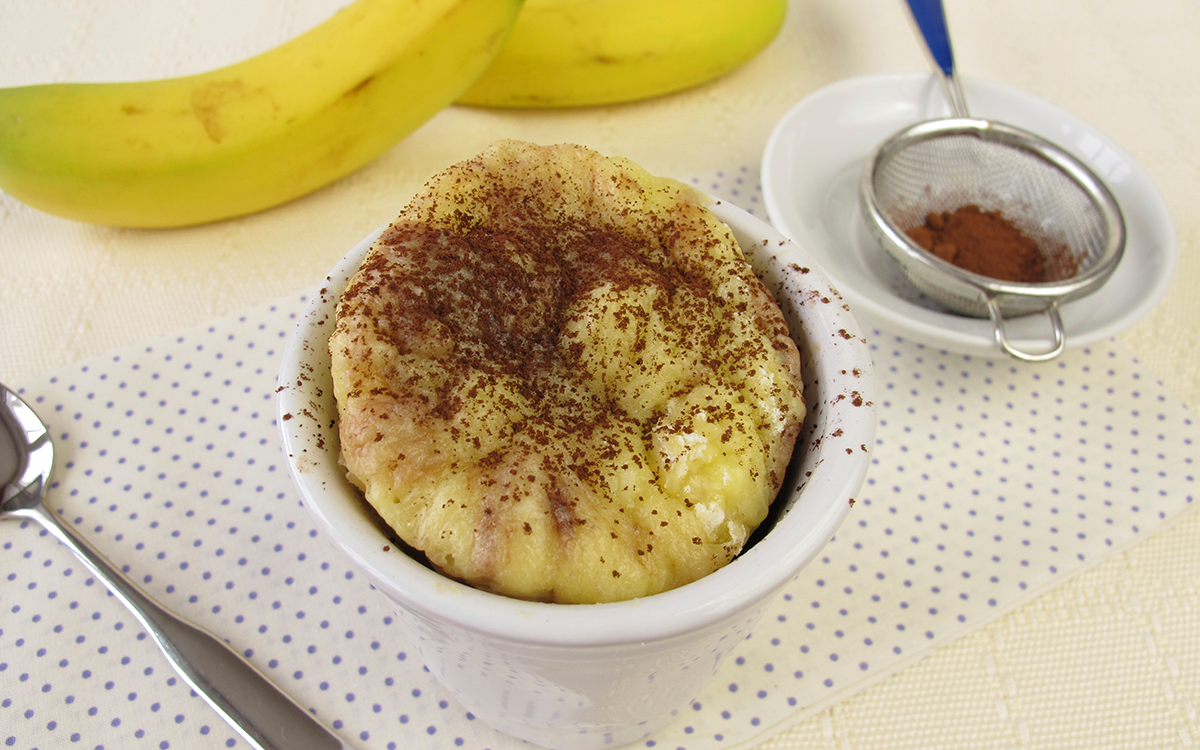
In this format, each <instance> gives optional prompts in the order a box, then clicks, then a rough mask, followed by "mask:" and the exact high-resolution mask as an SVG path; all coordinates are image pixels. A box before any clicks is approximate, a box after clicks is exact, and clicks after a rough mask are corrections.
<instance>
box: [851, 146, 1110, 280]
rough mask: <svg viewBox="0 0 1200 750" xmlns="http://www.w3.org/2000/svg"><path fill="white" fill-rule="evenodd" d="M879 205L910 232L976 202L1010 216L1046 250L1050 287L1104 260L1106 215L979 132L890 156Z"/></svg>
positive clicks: (1070, 186) (881, 176)
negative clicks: (936, 215) (936, 216)
mask: <svg viewBox="0 0 1200 750" xmlns="http://www.w3.org/2000/svg"><path fill="white" fill-rule="evenodd" d="M873 182H874V189H875V200H876V203H877V205H878V207H879V209H880V211H881V212H882V213H883V215H884V216H886V217H887V218H888V220H890V221H891V223H892V224H893V225H894V226H895V227H896V228H897V229H899V230H901V231H902V232H904V231H907V230H908V229H911V228H913V227H916V226H919V225H921V224H922V223H923V222H924V221H925V216H926V215H927V214H928V213H930V212H937V213H942V212H946V211H954V210H956V209H958V208H961V207H962V206H964V205H968V204H975V205H978V206H979V207H980V208H981V209H983V210H985V211H1000V212H1001V214H1003V216H1004V217H1005V218H1006V219H1008V220H1009V221H1011V222H1012V223H1013V224H1014V225H1015V226H1017V227H1018V228H1019V229H1020V230H1021V231H1022V232H1024V233H1025V234H1026V235H1028V236H1029V237H1031V238H1032V239H1033V240H1034V241H1036V242H1037V243H1038V245H1039V246H1040V247H1041V248H1042V249H1043V252H1044V253H1045V254H1046V256H1047V257H1046V260H1047V279H1046V281H1047V282H1054V281H1061V280H1063V279H1066V278H1070V277H1071V276H1073V275H1075V274H1077V273H1080V274H1081V273H1084V272H1086V271H1087V270H1088V269H1089V268H1090V267H1091V266H1092V265H1094V264H1095V263H1096V261H1098V260H1099V259H1100V258H1101V257H1102V255H1103V254H1104V251H1105V247H1106V243H1107V233H1106V229H1105V223H1104V216H1103V214H1102V213H1101V211H1100V210H1099V208H1098V207H1097V206H1096V204H1095V201H1094V200H1093V198H1092V197H1091V195H1089V194H1088V192H1087V191H1085V190H1084V189H1083V188H1082V187H1080V186H1079V184H1078V183H1077V182H1076V181H1075V180H1073V179H1072V178H1071V177H1069V176H1068V175H1066V174H1064V173H1063V172H1062V170H1061V169H1059V168H1058V167H1057V166H1055V165H1054V164H1051V163H1049V162H1047V161H1046V160H1045V159H1043V158H1042V157H1040V156H1038V155H1036V154H1034V153H1031V152H1029V151H1028V150H1026V149H1023V148H1020V147H1018V146H1014V145H1010V144H1007V143H1004V142H1000V141H993V140H983V139H981V138H979V137H977V136H975V135H971V134H946V135H938V136H934V137H930V138H927V139H922V140H913V141H909V142H907V143H906V144H903V145H901V146H900V147H898V148H897V149H895V150H894V151H892V152H890V153H888V154H886V155H884V158H882V159H881V160H880V161H879V162H878V163H877V164H876V168H875V172H874V176H873Z"/></svg>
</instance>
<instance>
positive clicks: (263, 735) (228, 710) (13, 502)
mask: <svg viewBox="0 0 1200 750" xmlns="http://www.w3.org/2000/svg"><path fill="white" fill-rule="evenodd" d="M0 398H2V399H3V403H2V404H0V426H2V428H0V483H3V484H2V487H3V489H2V491H0V518H25V519H30V520H33V521H36V522H37V523H39V524H41V525H42V526H43V527H45V529H46V530H47V531H49V532H50V533H51V534H53V535H54V537H55V538H57V539H58V540H59V541H60V542H62V543H63V544H64V545H66V547H67V549H69V550H71V551H72V552H74V553H75V555H76V557H78V558H79V560H80V561H81V562H82V563H83V564H84V565H85V566H86V567H87V569H88V570H89V571H91V573H92V575H94V576H96V578H98V579H100V580H101V581H103V582H104V583H105V585H107V586H108V588H109V590H110V591H111V592H112V593H113V595H114V596H115V597H117V599H119V600H121V602H122V603H123V604H124V605H125V606H126V607H128V608H129V611H130V612H132V613H133V615H134V616H135V617H137V619H138V621H139V622H140V623H141V624H142V626H143V627H144V628H145V629H146V632H148V633H149V634H150V636H151V637H152V638H153V639H154V642H155V643H156V644H157V645H158V647H159V649H161V650H162V652H163V654H164V655H165V656H166V657H167V660H168V661H170V662H171V666H172V667H174V668H175V671H176V672H178V673H179V676H180V677H182V678H183V680H184V681H185V682H186V683H187V684H188V685H190V686H191V687H192V689H193V690H195V691H196V693H197V694H199V695H200V697H202V698H203V699H204V700H205V701H207V702H208V704H209V705H210V706H212V707H213V708H214V709H216V711H217V713H219V714H221V716H222V717H223V718H224V719H225V720H226V721H227V722H229V724H230V726H232V727H233V728H234V729H235V730H237V732H238V734H240V735H241V736H242V737H243V738H244V739H245V740H246V741H247V742H248V743H250V746H251V747H254V748H256V749H257V750H349V746H348V745H345V744H343V743H342V741H341V740H340V739H338V738H337V736H335V735H334V734H333V733H332V732H330V731H329V730H328V729H326V728H325V727H324V726H323V725H322V724H321V723H320V722H318V721H317V719H316V718H314V717H313V716H312V715H311V714H310V713H309V712H308V711H305V710H304V709H303V708H301V707H300V706H299V705H297V704H296V703H295V702H294V701H293V700H292V699H291V698H290V697H288V696H287V695H285V694H284V693H283V692H282V691H280V690H279V688H277V687H276V686H275V685H274V684H273V683H272V682H271V681H270V680H268V679H267V678H266V677H265V676H264V675H263V674H262V673H261V672H259V671H258V670H257V669H256V668H255V667H254V666H253V665H252V664H250V663H249V662H247V661H246V660H244V659H243V658H242V657H241V656H240V655H239V654H238V653H237V652H236V651H233V650H232V649H230V648H229V647H228V646H227V645H225V643H224V642H222V641H221V640H220V639H218V638H217V637H216V636H214V635H212V634H211V633H209V632H208V631H206V630H203V629H201V628H199V627H197V626H196V625H193V624H192V623H190V622H187V621H186V620H184V619H183V618H181V617H179V616H178V615H176V614H174V613H173V612H170V611H169V610H167V609H165V608H164V607H163V606H162V605H160V604H158V603H157V602H155V601H154V600H153V599H151V598H150V597H148V596H147V595H146V594H145V593H144V592H143V591H142V590H141V589H140V588H138V586H137V585H136V584H134V583H133V582H132V581H130V580H129V579H128V578H126V577H125V576H124V575H123V574H122V573H121V572H120V571H119V570H117V569H116V568H115V567H113V565H112V564H111V563H110V562H109V561H108V560H106V559H105V558H104V556H103V555H102V554H101V553H100V552H99V551H98V550H97V549H96V548H95V547H93V546H92V545H91V544H90V543H89V542H88V541H87V540H86V539H84V538H83V537H82V536H80V534H79V532H77V531H76V530H75V529H74V528H73V527H72V526H71V525H70V524H68V523H67V522H66V521H65V520H63V519H62V518H61V517H60V516H59V515H58V514H57V513H54V512H53V511H51V510H50V508H49V507H48V506H47V505H46V504H45V502H44V500H45V497H46V490H47V489H48V487H49V482H50V471H51V469H52V468H53V466H54V446H53V445H52V443H51V441H50V434H49V432H48V431H47V430H46V426H45V425H44V424H43V423H42V421H41V420H40V419H38V416H37V414H35V413H34V411H33V409H31V408H29V405H28V404H26V403H25V402H24V401H23V400H21V398H20V397H19V396H17V394H15V393H13V392H12V391H11V390H9V389H8V388H7V387H5V386H4V385H2V384H0Z"/></svg>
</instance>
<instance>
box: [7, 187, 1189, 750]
mask: <svg viewBox="0 0 1200 750" xmlns="http://www.w3.org/2000/svg"><path fill="white" fill-rule="evenodd" d="M696 182H697V184H699V185H701V187H704V188H706V189H709V190H710V191H711V192H714V193H716V194H718V195H721V196H722V197H726V198H727V199H729V200H731V201H733V202H735V203H738V204H739V205H742V206H743V207H745V208H747V209H749V210H751V211H754V210H755V209H756V208H760V204H759V202H758V195H757V188H756V187H755V179H754V177H753V176H752V173H751V172H750V171H749V170H742V171H740V172H733V173H729V174H728V175H727V174H718V175H716V176H715V177H713V178H711V179H709V180H697V181H696ZM760 214H761V210H760ZM303 302H304V299H303V298H302V297H301V296H296V297H294V298H289V299H285V300H282V301H279V302H277V303H275V304H271V305H266V306H263V307H259V308H255V309H252V310H249V311H246V312H245V313H244V314H241V315H238V316H234V317H230V318H224V319H221V320H217V321H214V322H212V323H211V324H210V325H207V326H204V327H200V328H197V329H192V330H186V331H183V332H180V333H179V334H177V335H175V336H170V337H166V338H163V339H159V340H155V341H152V342H149V343H147V344H145V345H142V346H137V347H132V348H129V349H124V350H121V351H117V352H113V353H110V354H108V355H105V356H102V357H99V358H95V359H91V360H88V361H85V362H81V363H78V364H76V365H73V366H70V367H67V368H64V369H62V370H59V371H57V372H54V373H51V374H49V375H46V376H44V377H40V378H35V379H31V380H28V381H25V382H23V383H16V384H10V385H13V386H16V387H17V389H18V390H19V392H20V393H21V394H22V395H23V397H24V398H25V399H26V400H27V401H29V402H30V403H31V405H32V406H33V407H34V408H35V410H36V411H37V412H38V413H39V414H40V415H41V417H42V418H43V420H44V421H46V422H47V423H48V424H49V426H50V429H51V434H52V436H53V439H54V442H55V447H56V465H55V471H56V479H55V482H54V484H53V487H52V489H51V493H50V502H51V505H52V506H53V507H54V508H55V509H58V510H59V511H60V512H62V513H63V515H64V516H65V517H66V518H67V520H69V521H70V522H71V523H73V524H74V525H75V526H76V527H77V528H78V529H80V530H81V531H82V532H83V533H84V534H85V535H86V536H87V537H88V538H89V540H91V541H92V542H93V543H94V544H95V545H96V546H97V547H98V548H99V549H100V550H101V551H102V552H103V553H105V554H106V555H107V556H108V557H109V558H110V559H112V560H113V561H114V562H115V563H116V564H117V566H118V567H120V568H121V569H122V570H124V571H125V572H126V573H127V574H128V575H129V576H130V577H131V578H132V579H133V580H134V581H135V582H137V583H138V584H139V585H141V586H142V587H143V588H144V589H145V590H146V591H147V592H148V593H149V594H150V595H152V596H154V597H155V598H157V599H158V600H160V601H161V602H163V603H164V604H166V605H167V606H168V607H170V608H172V609H173V610H175V611H176V612H178V613H180V614H181V615H183V616H185V617H187V618H189V619H191V620H193V621H194V622H196V623H198V624H200V625H201V626H203V627H206V628H208V629H209V630H211V631H213V632H215V633H217V634H219V635H220V636H222V637H224V638H226V639H227V640H228V641H229V643H231V644H232V645H233V646H234V647H235V648H236V649H237V650H239V651H240V652H242V653H244V654H245V655H246V656H247V657H248V658H249V659H250V660H251V661H253V662H254V663H255V664H256V665H257V666H258V667H260V668H261V669H262V670H263V671H264V672H265V673H266V674H267V675H268V676H270V677H271V678H272V679H273V680H275V681H276V682H277V683H278V684H279V685H280V686H281V687H283V688H284V689H285V690H287V691H288V692H289V693H291V694H292V695H294V696H295V697H296V698H297V699H298V700H299V702H300V703H301V704H303V705H305V706H308V707H311V708H312V709H313V710H314V711H315V712H316V713H317V714H318V715H319V716H320V717H322V718H323V719H324V720H326V722H327V723H329V724H330V725H331V726H333V727H334V728H335V729H336V730H337V731H338V732H339V733H340V735H341V736H342V737H343V738H344V739H345V740H346V742H347V743H349V744H351V745H354V746H357V747H362V748H364V749H365V748H389V749H390V748H447V747H463V748H478V749H482V748H492V749H493V750H503V749H505V748H516V747H518V746H522V745H521V743H518V742H517V741H515V740H512V739H510V738H507V737H505V736H503V735H500V734H497V733H495V732H493V731H492V730H490V729H489V728H488V727H486V726H483V725H482V724H481V723H480V722H478V721H477V720H475V719H474V718H473V717H472V716H471V715H470V714H468V713H467V712H466V711H464V710H463V709H462V708H461V707H460V706H458V705H457V704H456V703H455V701H454V700H453V698H452V697H451V696H449V695H448V694H447V693H446V692H445V691H444V690H442V689H441V687H440V686H439V685H438V683H437V682H436V681H435V680H434V679H433V677H432V676H431V675H430V674H429V673H428V672H427V671H426V670H425V669H424V667H423V666H422V665H421V663H420V661H419V659H418V658H417V657H416V655H415V651H414V650H413V648H412V645H411V642H410V641H409V639H408V637H407V635H406V634H405V633H404V631H403V629H402V628H401V627H400V625H399V624H398V623H397V622H396V621H395V619H394V618H393V615H392V613H391V611H390V610H389V605H388V604H387V602H386V601H385V600H384V599H383V597H382V596H381V595H380V594H378V593H377V592H375V591H373V590H372V588H371V586H370V585H369V584H368V583H367V582H366V581H365V580H364V579H363V578H361V577H358V576H356V575H355V574H354V572H353V571H352V570H351V568H350V566H349V565H348V564H347V562H346V561H345V560H344V559H343V558H342V557H341V556H340V553H338V552H337V551H336V550H335V549H334V548H333V546H332V545H331V544H330V543H329V541H328V540H326V539H325V538H323V536H322V535H321V534H320V533H319V532H318V531H317V530H316V529H315V525H314V524H313V523H312V522H311V521H310V519H309V517H308V515H307V512H306V511H305V509H304V508H303V507H301V504H300V502H299V499H298V495H297V493H296V492H295V491H294V490H293V489H292V487H291V485H290V481H289V479H288V476H287V471H286V468H285V466H284V464H283V455H282V453H281V450H280V447H279V438H278V433H277V428H276V425H275V419H274V403H273V400H274V390H275V386H276V382H275V378H276V371H277V367H278V360H279V357H280V355H281V353H282V350H283V346H284V344H285V341H286V338H287V336H288V335H289V334H290V331H291V328H292V326H293V325H294V322H295V320H296V316H297V314H298V313H299V311H300V310H301V308H302V306H303ZM869 339H870V340H871V341H872V342H873V343H872V351H873V356H874V359H875V363H876V367H877V373H876V378H877V399H876V407H877V409H878V414H879V431H878V444H877V446H876V448H875V452H874V459H873V465H872V468H871V474H870V475H869V478H868V483H867V486H866V487H865V488H864V491H863V492H862V494H861V495H860V501H859V502H858V503H857V504H856V505H855V507H854V508H853V510H852V511H851V513H850V516H849V518H848V520H847V521H846V523H845V524H844V526H843V527H842V529H841V530H840V531H839V533H838V535H837V537H836V538H835V539H834V540H833V541H832V542H831V543H830V544H829V545H828V546H827V547H826V549H825V550H824V552H823V554H822V555H821V556H820V557H819V558H818V559H817V560H816V561H815V562H814V563H813V564H812V565H810V566H809V567H808V568H807V569H805V570H804V571H802V572H801V574H800V575H799V576H798V577H797V578H796V579H795V580H794V581H793V582H792V583H791V584H790V585H789V586H788V587H787V589H786V590H785V591H784V593H783V594H782V595H781V596H780V597H779V598H778V599H777V600H776V601H775V602H774V604H773V605H772V606H771V607H770V608H769V610H768V612H767V614H766V615H765V617H764V619H763V620H762V622H761V623H760V624H759V626H758V627H756V628H755V629H754V631H753V633H752V634H751V636H750V637H749V638H747V639H746V640H745V641H744V642H743V643H742V644H741V645H740V647H739V648H738V649H736V650H735V652H734V654H733V656H732V657H731V658H730V660H729V661H727V662H726V663H725V664H724V666H723V667H722V668H721V669H720V671H719V673H718V674H717V675H716V677H715V678H714V679H713V680H712V681H711V682H710V683H709V684H708V686H707V687H706V688H705V690H704V691H703V692H702V694H701V695H699V696H697V698H696V700H695V701H694V702H693V703H692V705H691V706H690V707H688V708H686V709H685V710H684V711H683V712H682V713H681V715H680V716H679V717H678V719H677V720H676V721H675V722H674V723H673V724H672V725H670V726H668V727H667V728H666V729H664V730H662V731H661V732H659V733H658V734H656V735H655V736H653V737H652V738H650V739H648V740H647V741H645V742H644V743H642V744H643V745H644V746H645V747H657V748H671V749H672V750H674V749H675V748H686V749H687V750H702V749H706V748H733V747H746V746H748V745H752V744H753V743H755V742H757V741H761V740H763V739H765V738H766V737H768V736H770V735H771V734H773V733H774V732H777V731H779V730H781V729H782V728H784V727H785V726H787V725H789V724H791V723H793V722H795V721H797V720H799V719H800V718H802V717H803V716H805V715H808V714H809V713H811V712H813V711H815V710H818V709H819V708H821V707H823V706H826V705H829V704H830V703H832V702H835V701H837V700H839V699H841V698H844V697H846V696H847V695H850V694H852V693H854V692H856V691H859V690H861V689H863V688H864V687H866V686H867V685H869V684H871V683H873V682H876V681H878V680H880V679H883V678H884V677H886V676H887V675H889V674H892V673H894V672H895V671H896V670H899V669H901V668H903V667H904V666H905V665H907V664H910V663H911V662H912V661H914V660H916V659H919V658H921V657H922V656H924V655H927V654H929V653H930V652H931V651H932V650H933V649H936V648H938V647H939V646H940V645H943V644H946V643H948V642H950V641H952V640H954V639H955V638H958V637H959V636H961V635H963V634H964V633H966V632H968V631H970V630H971V629H973V628H976V627H978V626H979V625H981V624H982V623H984V622H987V621H988V620H990V619H991V618H994V617H996V616H997V615H998V614H999V613H1001V612H1003V611H1007V610H1010V609H1012V608H1014V607H1015V606H1017V605H1018V604H1020V603H1022V602H1024V601H1027V600H1029V599H1030V598H1032V597H1033V596H1034V595H1036V594H1037V593H1039V592H1041V591H1044V590H1046V589H1047V588H1050V587H1053V586H1055V585H1056V584H1058V583H1061V582H1062V581H1063V580H1065V579H1066V578H1067V577H1068V576H1071V575H1073V574H1075V573H1078V572H1079V571H1081V570H1083V569H1085V568H1086V567H1088V566H1090V565H1093V564H1095V563H1097V562H1099V561H1100V560H1102V559H1104V558H1105V557H1106V556H1108V555H1111V554H1112V553H1113V552H1114V551H1116V550H1119V549H1121V548H1123V547H1126V546H1128V545H1130V544H1132V543H1134V542H1136V541H1138V540H1140V539H1142V538H1144V537H1145V536H1147V535H1148V534H1151V533H1153V532H1154V531H1156V530H1158V529H1161V528H1163V527H1164V526H1165V525H1166V524H1168V523H1170V522H1171V521H1172V520H1173V519H1175V518H1177V517H1178V516H1179V515H1180V514H1181V513H1183V512H1185V511H1187V510H1188V509H1189V508H1190V507H1191V506H1192V505H1193V502H1192V501H1193V497H1194V494H1195V474H1196V466H1195V456H1196V453H1197V451H1196V447H1195V441H1196V439H1197V429H1196V425H1195V420H1194V418H1193V417H1192V416H1191V415H1190V414H1189V413H1188V412H1187V410H1186V409H1185V408H1184V407H1183V406H1182V404H1181V403H1180V402H1179V401H1178V400H1177V399H1175V398H1174V397H1172V396H1171V395H1170V394H1169V393H1167V392H1165V390H1164V389H1163V387H1162V386H1161V385H1160V384H1159V383H1157V382H1155V381H1154V380H1153V379H1151V378H1148V377H1146V376H1144V375H1143V374H1142V372H1141V369H1140V367H1139V365H1138V363H1137V362H1136V361H1134V359H1133V358H1132V356H1131V355H1130V353H1129V352H1128V351H1127V350H1126V349H1124V348H1123V347H1122V346H1121V345H1120V344H1117V343H1115V342H1110V343H1106V344H1103V345H1099V346H1093V347H1090V348H1088V349H1084V350H1079V351H1071V352H1069V353H1067V354H1066V355H1065V356H1064V357H1062V358H1061V359H1059V360H1057V361H1055V362H1053V363H1049V364H1046V365H1023V364H1018V363H1016V362H1012V361H1008V360H999V359H998V360H990V359H982V358H973V357H964V356H961V355H956V354H948V353H944V352H939V351H936V350H932V349H928V348H925V347H923V346H921V345H917V344H914V343H912V342H908V341H904V340H901V339H898V338H896V337H894V336H891V335H889V334H888V333H886V332H883V331H874V332H869ZM0 745H2V746H4V747H19V748H43V749H45V748H58V747H75V746H79V747H86V748H100V747H102V748H108V749H109V750H116V749H120V750H126V749H127V748H157V749H159V750H163V749H165V748H189V749H190V748H210V747H211V748H221V747H245V743H244V742H242V741H241V740H240V739H238V738H237V736H236V735H235V733H234V732H233V730H231V729H230V728H229V727H228V726H226V725H225V724H224V723H223V722H222V721H221V719H220V718H219V717H218V716H217V715H216V714H214V713H213V712H212V711H211V710H210V709H209V708H208V706H207V705H206V704H205V703H204V702H203V701H201V700H200V699H199V698H198V697H196V696H195V695H193V694H191V692H190V690H189V688H188V687H187V686H186V685H184V684H183V683H182V682H181V681H180V680H179V679H178V678H177V677H176V676H175V675H174V673H173V672H172V671H171V669H170V667H169V666H168V665H167V663H166V661H165V660H164V659H163V658H162V656H161V655H160V654H159V653H158V651H157V650H156V648H155V646H154V645H153V643H152V642H151V640H150V639H149V637H148V636H147V635H146V634H145V632H143V630H142V629H141V628H140V626H139V625H138V624H137V621H136V620H135V619H134V618H133V617H132V616H131V615H130V614H129V613H128V612H126V611H125V610H124V609H123V608H122V606H121V605H120V604H119V602H118V601H117V600H116V599H115V598H113V597H112V596H110V595H108V594H107V593H106V591H105V590H104V588H103V586H101V585H100V584H99V583H97V582H96V581H94V580H93V579H92V578H91V577H90V576H89V575H88V574H87V572H86V571H85V570H84V569H83V568H82V566H81V565H80V564H78V563H77V562H76V561H75V560H74V559H73V558H72V557H71V556H70V554H69V553H68V552H67V551H66V550H65V549H64V548H63V547H61V546H60V545H59V544H57V543H56V542H55V541H54V540H53V539H52V538H51V537H50V536H48V535H47V534H45V533H44V532H42V531H41V530H40V529H39V528H38V527H36V526H34V525H32V524H30V523H27V522H20V521H10V522H7V523H4V524H0Z"/></svg>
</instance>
